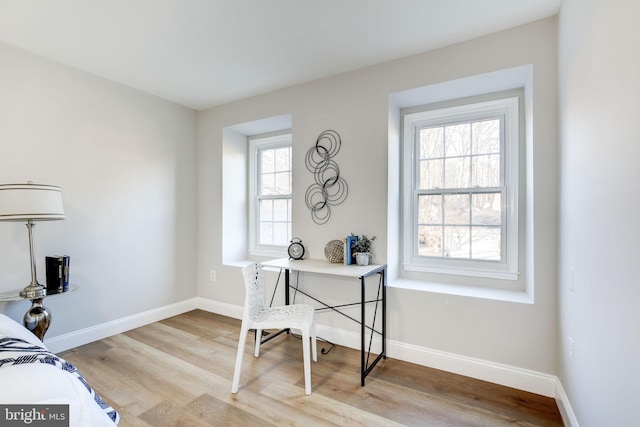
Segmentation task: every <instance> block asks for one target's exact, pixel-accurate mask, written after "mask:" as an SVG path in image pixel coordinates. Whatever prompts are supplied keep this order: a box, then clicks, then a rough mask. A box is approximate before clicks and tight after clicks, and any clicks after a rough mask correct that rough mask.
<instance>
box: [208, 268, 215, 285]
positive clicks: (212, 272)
mask: <svg viewBox="0 0 640 427" xmlns="http://www.w3.org/2000/svg"><path fill="white" fill-rule="evenodd" d="M209 279H211V281H212V282H215V281H216V271H215V270H211V273H210V275H209Z"/></svg>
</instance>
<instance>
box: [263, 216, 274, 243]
mask: <svg viewBox="0 0 640 427" xmlns="http://www.w3.org/2000/svg"><path fill="white" fill-rule="evenodd" d="M260 244H261V245H272V244H273V223H272V222H262V221H261V222H260Z"/></svg>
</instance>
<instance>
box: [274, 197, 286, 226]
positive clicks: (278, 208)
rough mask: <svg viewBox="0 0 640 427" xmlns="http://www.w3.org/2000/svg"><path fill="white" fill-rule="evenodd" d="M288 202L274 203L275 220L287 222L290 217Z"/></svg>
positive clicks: (275, 201) (276, 201) (277, 201)
mask: <svg viewBox="0 0 640 427" xmlns="http://www.w3.org/2000/svg"><path fill="white" fill-rule="evenodd" d="M288 204H289V201H288V200H274V201H273V220H274V221H282V222H286V221H287V220H288V219H289V217H288V215H289V209H288Z"/></svg>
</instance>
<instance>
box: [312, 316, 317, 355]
mask: <svg viewBox="0 0 640 427" xmlns="http://www.w3.org/2000/svg"><path fill="white" fill-rule="evenodd" d="M311 356H312V357H313V361H314V362H317V361H318V345H317V343H316V324H315V322H314V323H313V325H311Z"/></svg>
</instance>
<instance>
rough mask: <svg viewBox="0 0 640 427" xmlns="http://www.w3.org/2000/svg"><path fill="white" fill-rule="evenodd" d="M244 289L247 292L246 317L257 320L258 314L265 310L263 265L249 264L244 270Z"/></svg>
mask: <svg viewBox="0 0 640 427" xmlns="http://www.w3.org/2000/svg"><path fill="white" fill-rule="evenodd" d="M242 276H243V277H244V287H245V289H246V291H247V295H246V299H245V304H244V309H245V312H244V316H245V317H247V318H248V319H251V320H256V319H257V315H258V313H260V311H262V310H263V309H264V308H265V301H266V300H265V294H264V277H263V275H262V265H260V264H249V265H247V266H246V267H244V268H243V269H242Z"/></svg>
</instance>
